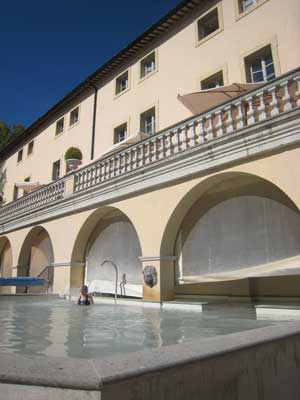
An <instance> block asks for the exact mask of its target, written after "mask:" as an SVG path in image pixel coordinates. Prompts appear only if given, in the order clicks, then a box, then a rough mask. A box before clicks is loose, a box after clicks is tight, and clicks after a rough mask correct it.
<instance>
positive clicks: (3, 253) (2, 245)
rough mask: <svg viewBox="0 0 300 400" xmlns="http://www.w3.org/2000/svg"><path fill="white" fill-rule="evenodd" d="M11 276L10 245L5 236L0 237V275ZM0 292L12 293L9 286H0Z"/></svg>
mask: <svg viewBox="0 0 300 400" xmlns="http://www.w3.org/2000/svg"><path fill="white" fill-rule="evenodd" d="M11 276H12V247H11V243H10V241H9V239H8V238H7V237H6V236H2V237H1V238H0V277H3V278H7V277H11ZM0 293H2V294H3V293H5V294H10V293H13V290H12V288H11V287H5V286H4V287H0Z"/></svg>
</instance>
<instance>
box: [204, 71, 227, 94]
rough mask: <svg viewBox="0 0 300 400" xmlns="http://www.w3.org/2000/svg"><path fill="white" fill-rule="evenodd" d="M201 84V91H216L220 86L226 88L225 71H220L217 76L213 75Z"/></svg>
mask: <svg viewBox="0 0 300 400" xmlns="http://www.w3.org/2000/svg"><path fill="white" fill-rule="evenodd" d="M200 84H201V90H207V89H214V88H217V87H220V86H224V80H223V71H219V72H217V73H216V74H213V75H211V76H209V77H208V78H206V79H203V81H201V83H200Z"/></svg>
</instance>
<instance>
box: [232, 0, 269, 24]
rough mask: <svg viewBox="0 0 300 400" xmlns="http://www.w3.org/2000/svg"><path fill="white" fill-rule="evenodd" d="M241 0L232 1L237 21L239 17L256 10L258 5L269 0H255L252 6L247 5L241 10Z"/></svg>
mask: <svg viewBox="0 0 300 400" xmlns="http://www.w3.org/2000/svg"><path fill="white" fill-rule="evenodd" d="M241 1H242V0H235V2H234V3H235V19H236V21H238V20H239V19H241V18H243V17H245V16H246V15H248V14H250V13H252V12H253V11H255V10H257V9H258V8H259V7H261V6H262V5H264V4H265V3H266V2H268V1H269V0H255V4H253V5H252V6H249V7H248V8H246V9H245V10H242V7H241Z"/></svg>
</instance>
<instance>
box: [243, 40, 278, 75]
mask: <svg viewBox="0 0 300 400" xmlns="http://www.w3.org/2000/svg"><path fill="white" fill-rule="evenodd" d="M267 48H269V50H270V54H269V55H264V54H262V55H261V56H260V55H259V54H258V55H257V56H256V55H255V53H260V52H262V53H263V52H264V51H265V49H267ZM270 56H271V58H272V65H273V70H274V73H273V74H274V76H273V77H272V78H271V79H267V78H268V75H267V70H266V69H267V65H266V60H267V59H268V58H270ZM251 57H253V59H254V60H255V59H256V58H257V59H258V60H259V63H260V65H261V70H258V71H253V66H254V61H253V62H251ZM249 58H250V60H249ZM243 61H244V72H245V77H246V82H247V83H260V82H261V83H265V82H268V81H271V80H273V79H275V78H276V76H277V73H276V65H275V59H274V54H273V46H272V44H271V43H268V44H267V45H265V46H262V47H260V48H258V49H256V50H255V51H253V52H250V53H249V54H248V55H247V56H245V57H244V59H243ZM270 65H271V64H269V65H268V66H270ZM260 71H261V73H262V76H263V78H264V79H263V80H260V81H254V80H253V75H254V73H259V72H260ZM273 74H271V75H273Z"/></svg>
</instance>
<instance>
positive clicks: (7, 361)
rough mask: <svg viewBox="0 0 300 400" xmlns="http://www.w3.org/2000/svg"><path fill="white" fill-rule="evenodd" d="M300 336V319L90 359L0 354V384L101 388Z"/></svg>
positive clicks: (78, 388)
mask: <svg viewBox="0 0 300 400" xmlns="http://www.w3.org/2000/svg"><path fill="white" fill-rule="evenodd" d="M299 335H300V321H298V322H285V323H279V324H277V325H272V329H270V326H267V327H263V328H255V329H251V330H248V331H243V332H239V333H232V334H227V335H220V336H216V337H213V338H207V339H197V340H192V341H189V342H186V343H181V344H176V345H170V346H166V347H162V348H160V349H153V350H141V351H137V352H134V353H129V354H122V355H114V356H112V357H104V358H98V359H89V360H82V359H67V358H61V357H44V356H24V355H16V354H7V353H1V352H0V360H1V361H0V383H9V384H16V385H30V386H44V387H56V388H62V389H77V390H88V391H95V390H98V391H101V390H102V389H103V388H104V387H105V386H108V385H112V384H114V383H118V382H121V381H126V380H130V379H132V378H135V377H140V376H142V375H147V374H153V373H159V372H162V371H164V370H167V369H172V368H177V367H183V366H184V365H188V364H193V363H196V362H201V361H204V360H207V359H210V358H215V357H218V356H222V355H226V354H228V353H234V352H238V351H240V350H244V349H248V348H252V347H255V346H260V345H263V344H266V343H272V342H274V341H279V340H284V339H288V338H289V337H293V336H299Z"/></svg>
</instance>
